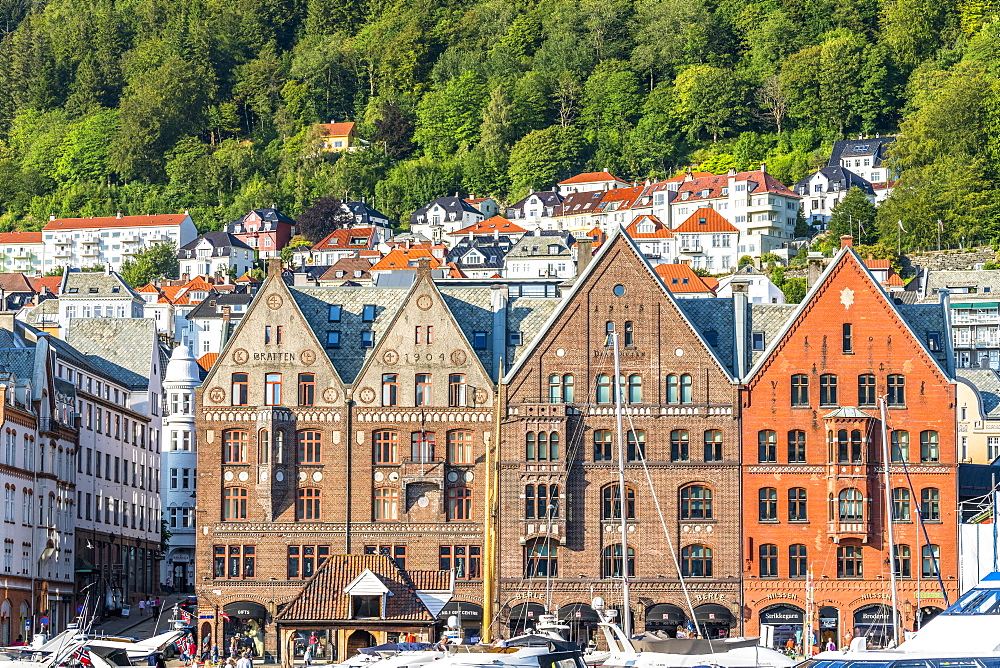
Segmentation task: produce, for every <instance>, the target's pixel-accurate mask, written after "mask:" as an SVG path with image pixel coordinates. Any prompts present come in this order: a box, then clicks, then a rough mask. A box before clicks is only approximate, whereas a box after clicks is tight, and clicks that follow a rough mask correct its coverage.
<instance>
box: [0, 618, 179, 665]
mask: <svg viewBox="0 0 1000 668" xmlns="http://www.w3.org/2000/svg"><path fill="white" fill-rule="evenodd" d="M181 636H182V633H181V632H179V631H167V632H166V633H161V634H159V635H156V636H153V637H152V638H149V639H147V640H136V639H134V638H123V637H116V636H98V635H93V634H89V633H81V632H80V631H79V630H78V629H77V628H74V627H73V626H71V627H70V628H68V629H67V630H65V631H63V632H62V633H59V634H57V635H55V636H53V637H52V638H51V639H48V640H46V641H45V642H40V643H37V644H33V645H29V646H27V647H3V648H0V668H57V667H58V666H73V665H78V664H81V662H80V661H79V659H78V657H75V656H74V655H75V654H76V653H77V651H78V650H83V649H86V650H88V653H89V659H90V661H91V664H92V666H93V668H116V667H120V666H133V665H140V664H139V663H138V662H139V661H144V660H145V659H146V658H148V657H149V655H150V654H153V653H154V652H159V651H163V649H164V648H166V647H167V646H168V645H170V644H171V643H172V642H174V641H175V640H177V639H178V638H180V637H181Z"/></svg>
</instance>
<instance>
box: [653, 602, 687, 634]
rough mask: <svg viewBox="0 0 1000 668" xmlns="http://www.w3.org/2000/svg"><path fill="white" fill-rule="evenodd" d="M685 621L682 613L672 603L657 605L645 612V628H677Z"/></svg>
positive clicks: (685, 616) (685, 618)
mask: <svg viewBox="0 0 1000 668" xmlns="http://www.w3.org/2000/svg"><path fill="white" fill-rule="evenodd" d="M686 621H687V615H686V614H684V611H683V610H682V609H681V608H680V607H679V606H676V605H674V604H673V603H657V604H656V605H652V606H650V607H649V610H647V611H646V628H647V629H650V628H661V627H664V626H678V625H679V624H683V623H684V622H686Z"/></svg>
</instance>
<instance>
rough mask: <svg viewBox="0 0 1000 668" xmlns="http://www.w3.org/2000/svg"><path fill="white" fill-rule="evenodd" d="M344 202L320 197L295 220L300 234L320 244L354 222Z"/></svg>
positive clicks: (334, 198)
mask: <svg viewBox="0 0 1000 668" xmlns="http://www.w3.org/2000/svg"><path fill="white" fill-rule="evenodd" d="M346 209H347V207H345V206H344V202H343V201H342V200H340V199H338V198H336V197H318V198H316V199H314V200H313V202H312V204H310V205H309V206H307V207H306V208H305V209H303V210H302V213H300V214H299V216H298V218H296V219H295V227H296V229H297V230H298V233H299V234H300V235H301V236H302V237H303V238H305V239H306V240H308V241H311V242H312V243H314V244H315V243H318V242H320V241H321V240H322V239H323V238H324V237H326V236H327V235H328V234H330V233H331V232H334V231H335V230H339V229H340V228H342V227H346V226H348V225H350V224H351V223H353V222H354V216H353V214H351V212H350V211H349V210H346Z"/></svg>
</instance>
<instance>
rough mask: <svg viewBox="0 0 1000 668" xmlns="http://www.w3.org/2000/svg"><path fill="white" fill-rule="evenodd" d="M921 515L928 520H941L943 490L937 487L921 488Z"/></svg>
mask: <svg viewBox="0 0 1000 668" xmlns="http://www.w3.org/2000/svg"><path fill="white" fill-rule="evenodd" d="M920 516H921V517H922V518H923V519H924V520H926V521H928V522H940V521H941V492H939V491H938V489H937V488H936V487H925V488H924V489H922V490H920Z"/></svg>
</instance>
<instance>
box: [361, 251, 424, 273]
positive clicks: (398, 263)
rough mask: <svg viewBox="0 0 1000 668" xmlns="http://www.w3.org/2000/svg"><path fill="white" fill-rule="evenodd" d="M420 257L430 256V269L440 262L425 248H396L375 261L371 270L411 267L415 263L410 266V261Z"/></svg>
mask: <svg viewBox="0 0 1000 668" xmlns="http://www.w3.org/2000/svg"><path fill="white" fill-rule="evenodd" d="M422 257H427V258H430V260H431V268H432V269H433V268H435V267H437V266H439V265H440V264H441V262H440V260H438V259H437V258H436V257H434V255H433V254H431V251H430V250H428V249H426V248H397V249H396V250H394V251H390V252H389V254H388V255H386V256H385V257H384V258H382V259H381V260H379V261H378V262H377V263H375V266H373V267H372V271H392V270H393V269H413V268H415V266H416V265H413V266H411V265H410V262H411V261H413V260H417V259H419V258H422Z"/></svg>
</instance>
